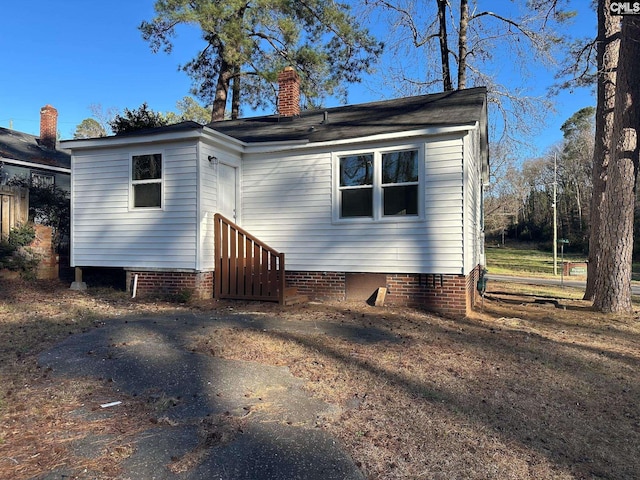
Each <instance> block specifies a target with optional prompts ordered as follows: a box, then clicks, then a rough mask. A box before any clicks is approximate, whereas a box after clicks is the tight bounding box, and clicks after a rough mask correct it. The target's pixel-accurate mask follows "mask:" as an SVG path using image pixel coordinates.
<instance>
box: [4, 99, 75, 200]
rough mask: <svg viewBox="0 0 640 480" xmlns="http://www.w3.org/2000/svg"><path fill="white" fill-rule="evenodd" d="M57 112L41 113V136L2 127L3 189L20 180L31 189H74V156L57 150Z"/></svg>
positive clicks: (43, 110) (47, 108)
mask: <svg viewBox="0 0 640 480" xmlns="http://www.w3.org/2000/svg"><path fill="white" fill-rule="evenodd" d="M57 128H58V111H57V110H56V109H55V108H53V107H52V106H51V105H46V106H44V107H42V109H41V110H40V136H39V137H38V136H35V135H30V134H28V133H23V132H18V131H16V130H11V129H8V128H2V127H0V185H4V184H6V182H7V181H8V180H10V179H11V178H13V177H16V176H19V177H24V178H26V179H28V180H29V182H30V184H31V185H52V184H55V185H57V186H58V187H60V188H61V189H63V190H66V191H70V189H71V154H70V152H69V151H68V150H63V149H59V148H57V139H56V137H57Z"/></svg>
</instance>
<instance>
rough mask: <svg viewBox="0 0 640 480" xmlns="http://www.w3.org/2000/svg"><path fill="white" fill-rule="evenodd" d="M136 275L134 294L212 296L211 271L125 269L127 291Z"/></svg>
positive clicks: (200, 298)
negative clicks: (136, 282) (136, 281)
mask: <svg viewBox="0 0 640 480" xmlns="http://www.w3.org/2000/svg"><path fill="white" fill-rule="evenodd" d="M136 274H137V275H138V284H137V288H136V296H139V297H144V296H153V295H190V297H191V298H194V299H199V300H203V299H207V298H212V297H213V272H162V271H145V270H127V280H126V281H127V292H130V293H131V291H132V288H133V280H134V278H135V275H136Z"/></svg>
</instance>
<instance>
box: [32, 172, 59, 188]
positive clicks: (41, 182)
mask: <svg viewBox="0 0 640 480" xmlns="http://www.w3.org/2000/svg"><path fill="white" fill-rule="evenodd" d="M55 181H56V177H55V176H53V175H48V174H46V173H39V172H31V186H32V187H50V186H51V185H53V184H54V183H55Z"/></svg>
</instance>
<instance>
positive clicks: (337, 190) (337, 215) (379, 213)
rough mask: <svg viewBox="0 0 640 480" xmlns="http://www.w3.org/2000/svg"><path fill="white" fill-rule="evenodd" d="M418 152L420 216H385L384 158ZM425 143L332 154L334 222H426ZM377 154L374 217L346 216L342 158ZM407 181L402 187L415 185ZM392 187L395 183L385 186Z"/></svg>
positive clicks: (374, 173)
mask: <svg viewBox="0 0 640 480" xmlns="http://www.w3.org/2000/svg"><path fill="white" fill-rule="evenodd" d="M408 150H417V152H418V182H417V185H418V214H417V215H384V197H383V183H382V155H383V154H386V153H392V152H402V151H408ZM425 152H426V148H425V144H424V143H407V144H400V145H387V146H383V147H379V146H378V147H372V148H362V149H357V150H356V149H354V150H341V151H336V152H333V153H332V157H333V158H332V166H333V168H332V170H333V182H332V184H333V188H332V223H405V222H406V223H412V222H422V221H424V219H425V206H424V202H425V192H424V190H425V185H426V181H425V170H426V169H425V164H426V157H425ZM366 154H372V155H373V185H372V188H373V194H372V198H373V215H372V216H371V217H364V216H363V217H342V216H341V212H342V195H341V191H342V188H341V186H340V158H341V157H347V156H352V155H366ZM411 184H415V183H414V182H407V183H403V184H398V185H411ZM384 185H385V186H392V185H395V184H384Z"/></svg>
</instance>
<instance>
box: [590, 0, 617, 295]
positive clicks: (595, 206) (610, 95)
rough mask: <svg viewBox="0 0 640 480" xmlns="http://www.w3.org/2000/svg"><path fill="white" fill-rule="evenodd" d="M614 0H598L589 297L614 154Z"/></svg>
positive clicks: (597, 255) (592, 287) (595, 276)
mask: <svg viewBox="0 0 640 480" xmlns="http://www.w3.org/2000/svg"><path fill="white" fill-rule="evenodd" d="M610 4H611V1H610V0H600V1H599V2H598V38H597V63H598V85H597V89H598V90H597V104H596V133H595V143H594V147H593V170H592V174H591V175H592V183H593V193H592V197H591V211H590V221H589V224H590V233H589V263H588V267H587V288H586V290H585V293H584V299H585V300H593V298H594V294H595V288H596V280H597V278H598V272H599V264H600V225H601V223H602V221H601V218H602V215H601V212H602V204H603V201H604V191H605V187H606V183H607V166H608V165H609V158H610V156H611V148H612V147H611V138H612V135H613V109H614V104H615V88H616V68H617V65H618V49H619V48H620V36H619V34H620V18H619V17H617V18H616V17H612V16H611V14H610V13H609V11H610V10H609V5H610Z"/></svg>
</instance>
